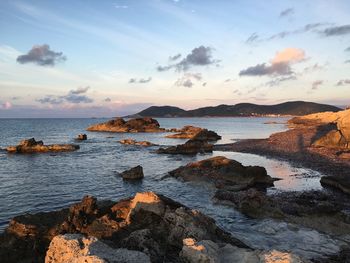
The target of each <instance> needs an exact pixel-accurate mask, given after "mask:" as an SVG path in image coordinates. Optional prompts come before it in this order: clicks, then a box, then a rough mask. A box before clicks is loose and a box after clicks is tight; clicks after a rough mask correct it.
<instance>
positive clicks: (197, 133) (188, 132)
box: [166, 126, 221, 141]
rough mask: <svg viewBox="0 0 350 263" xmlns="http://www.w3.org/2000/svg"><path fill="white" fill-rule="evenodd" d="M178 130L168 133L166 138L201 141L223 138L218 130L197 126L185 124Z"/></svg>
mask: <svg viewBox="0 0 350 263" xmlns="http://www.w3.org/2000/svg"><path fill="white" fill-rule="evenodd" d="M176 131H177V132H178V133H176V134H170V135H167V136H166V138H174V139H194V140H201V141H217V140H220V139H221V136H220V135H218V134H217V133H216V132H214V131H210V130H207V129H203V128H200V127H195V126H185V127H183V128H182V129H180V130H176Z"/></svg>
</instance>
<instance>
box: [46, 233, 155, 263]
mask: <svg viewBox="0 0 350 263" xmlns="http://www.w3.org/2000/svg"><path fill="white" fill-rule="evenodd" d="M89 262H91V263H139V262H145V263H148V262H149V263H150V262H151V261H150V258H149V256H147V255H146V254H144V253H142V252H140V251H133V250H128V249H125V248H117V249H113V248H111V247H109V246H108V245H106V244H104V243H103V242H101V241H99V240H98V239H97V238H94V237H89V238H85V237H84V236H83V235H81V234H66V235H58V236H55V237H54V238H53V239H52V241H51V243H50V246H49V249H48V250H47V252H46V257H45V263H89Z"/></svg>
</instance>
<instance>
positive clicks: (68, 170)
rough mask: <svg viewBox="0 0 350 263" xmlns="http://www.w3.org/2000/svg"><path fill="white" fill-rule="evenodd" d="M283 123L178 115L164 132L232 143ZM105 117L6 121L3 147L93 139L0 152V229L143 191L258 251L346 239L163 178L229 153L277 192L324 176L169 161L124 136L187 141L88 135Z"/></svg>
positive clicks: (270, 162) (330, 247)
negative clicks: (67, 148)
mask: <svg viewBox="0 0 350 263" xmlns="http://www.w3.org/2000/svg"><path fill="white" fill-rule="evenodd" d="M286 120H287V119H285V118H273V119H270V118H176V119H170V118H169V119H167V118H164V119H159V122H160V124H161V126H162V127H165V128H175V127H176V128H180V127H182V126H184V125H195V126H200V127H205V128H208V129H211V130H214V131H216V132H217V133H218V134H220V135H221V136H222V137H223V138H222V140H220V141H218V142H217V143H229V142H233V141H235V140H237V139H244V138H265V137H268V136H269V135H270V134H271V133H274V132H277V131H282V130H285V129H286V127H285V125H283V124H273V125H272V124H264V123H265V122H268V121H277V122H285V121H286ZM103 121H106V120H105V119H0V148H4V147H6V146H8V145H16V144H17V143H18V142H19V141H20V140H22V139H24V138H31V137H35V139H37V140H43V141H44V143H46V144H50V143H76V142H75V141H74V138H75V137H76V135H77V134H79V133H83V132H84V133H87V135H88V140H87V141H85V142H79V144H80V147H81V148H80V150H78V151H76V152H70V153H57V154H23V155H19V154H7V153H6V152H0V231H2V230H3V229H4V228H5V227H6V225H7V223H8V221H9V219H11V218H12V217H14V216H16V215H19V214H23V213H34V212H38V211H51V210H54V209H59V208H62V207H67V206H68V205H70V204H72V203H74V202H77V201H79V200H81V199H82V197H83V196H84V195H87V194H90V195H94V196H96V197H98V198H100V199H112V200H118V199H121V198H124V197H129V196H132V195H134V194H135V193H136V192H140V191H155V192H158V193H162V194H164V195H166V196H168V197H171V198H173V199H175V200H177V201H179V202H181V203H183V204H185V205H187V206H189V207H191V208H194V209H198V210H201V211H202V212H204V213H205V214H207V215H209V216H212V217H213V218H215V219H216V220H217V223H218V224H219V225H221V226H222V227H223V228H224V229H226V230H227V231H230V232H231V233H233V234H234V235H235V236H237V237H238V238H240V239H242V240H243V241H245V242H247V243H248V244H249V245H251V246H252V247H255V248H263V249H269V248H277V249H282V250H292V251H294V252H296V253H299V254H301V255H303V256H306V257H312V256H315V255H324V254H328V253H334V252H337V250H338V248H339V246H340V245H341V241H339V240H337V239H335V238H331V237H329V236H326V235H323V234H321V233H318V232H316V231H313V230H308V229H300V228H295V227H294V226H291V225H289V224H285V223H279V222H275V221H273V220H262V221H261V220H260V221H257V220H252V219H248V218H246V217H245V216H243V215H241V214H240V213H239V212H237V211H235V210H234V209H232V208H229V207H226V206H222V205H217V204H214V203H213V202H212V201H211V198H212V196H213V194H214V191H215V190H214V189H213V188H211V187H210V186H207V185H198V184H194V183H183V182H180V181H178V180H175V179H173V178H167V179H163V180H162V179H161V178H162V177H163V176H164V175H165V174H166V173H167V172H168V171H170V170H173V169H175V168H177V167H179V166H181V165H185V164H187V163H188V162H192V161H197V160H201V159H205V158H209V157H212V156H217V155H223V156H226V157H228V158H233V159H236V160H237V161H239V162H242V163H243V164H244V165H261V166H264V167H265V168H266V169H267V171H268V173H269V174H270V175H271V176H273V177H278V178H281V179H282V180H280V181H277V182H276V184H275V187H274V188H272V189H270V190H269V191H270V192H271V193H273V192H275V191H294V190H298V191H300V190H305V189H320V188H321V186H320V184H319V178H320V176H321V175H320V174H319V173H317V172H315V171H312V170H309V169H303V168H298V167H293V166H291V165H290V164H288V163H286V162H283V161H279V160H274V159H267V158H265V157H261V156H257V155H252V154H243V153H233V152H218V151H217V152H214V153H213V154H204V155H198V156H195V157H193V156H192V157H188V156H168V155H158V154H156V153H154V151H155V150H156V149H157V147H150V148H142V147H137V146H125V145H120V144H119V143H118V142H117V141H118V140H121V139H125V138H133V139H136V140H147V141H151V142H153V143H156V144H160V145H175V144H179V143H182V142H183V141H185V140H178V139H167V138H164V136H165V134H164V133H136V134H116V133H100V132H86V131H85V129H86V127H88V126H89V125H91V124H93V123H97V122H103ZM139 164H140V165H142V166H143V168H144V173H145V178H144V179H143V181H142V182H124V181H123V180H122V179H121V178H120V177H119V176H118V175H117V172H118V171H123V170H125V169H128V168H131V167H133V166H136V165H139Z"/></svg>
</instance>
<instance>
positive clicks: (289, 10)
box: [280, 8, 295, 17]
mask: <svg viewBox="0 0 350 263" xmlns="http://www.w3.org/2000/svg"><path fill="white" fill-rule="evenodd" d="M294 13H295V11H294V8H287V9H285V10H283V11H282V12H281V13H280V17H287V16H291V15H293V14H294Z"/></svg>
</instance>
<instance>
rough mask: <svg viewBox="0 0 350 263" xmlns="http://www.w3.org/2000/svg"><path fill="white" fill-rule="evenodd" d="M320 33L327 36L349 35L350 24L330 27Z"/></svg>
mask: <svg viewBox="0 0 350 263" xmlns="http://www.w3.org/2000/svg"><path fill="white" fill-rule="evenodd" d="M320 33H321V34H322V35H324V36H326V37H332V36H342V35H347V34H350V25H343V26H333V27H328V28H326V29H324V30H322V31H320Z"/></svg>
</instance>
